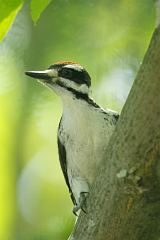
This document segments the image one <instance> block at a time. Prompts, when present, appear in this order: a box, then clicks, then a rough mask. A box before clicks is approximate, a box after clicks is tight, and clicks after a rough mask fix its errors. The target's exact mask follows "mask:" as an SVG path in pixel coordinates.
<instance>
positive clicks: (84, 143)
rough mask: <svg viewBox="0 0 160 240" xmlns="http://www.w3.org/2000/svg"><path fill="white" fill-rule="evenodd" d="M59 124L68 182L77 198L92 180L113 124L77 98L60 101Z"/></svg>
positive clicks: (97, 110) (98, 110)
mask: <svg viewBox="0 0 160 240" xmlns="http://www.w3.org/2000/svg"><path fill="white" fill-rule="evenodd" d="M74 101H76V104H75V102H74ZM62 125H63V129H64V131H63V133H62V135H61V141H62V143H63V144H64V145H65V148H66V158H67V172H68V177H69V182H70V186H71V189H72V192H73V194H74V196H75V198H76V201H78V198H79V194H80V192H88V191H89V188H90V185H91V184H92V182H93V181H94V178H95V172H96V169H97V165H98V164H99V162H100V161H101V160H102V159H103V157H104V154H105V152H106V148H107V144H108V141H109V139H110V136H111V134H112V132H113V129H114V124H112V123H111V121H109V120H108V121H107V120H106V116H105V114H104V113H103V112H102V111H101V110H100V109H95V108H94V107H93V106H89V105H88V104H87V103H86V102H83V101H81V100H73V101H71V102H70V104H65V105H64V112H63V118H62Z"/></svg>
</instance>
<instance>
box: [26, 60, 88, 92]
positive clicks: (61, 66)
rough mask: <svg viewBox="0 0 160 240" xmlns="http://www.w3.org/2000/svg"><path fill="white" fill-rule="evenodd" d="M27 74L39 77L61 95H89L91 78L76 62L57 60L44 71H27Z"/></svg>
mask: <svg viewBox="0 0 160 240" xmlns="http://www.w3.org/2000/svg"><path fill="white" fill-rule="evenodd" d="M25 74H26V75H28V76H30V77H32V78H36V79H38V80H39V81H40V82H42V83H43V84H44V85H46V86H48V87H50V88H51V89H53V90H54V91H55V92H56V93H58V94H59V95H64V94H72V95H76V94H85V95H88V93H89V89H90V86H91V78H90V76H89V74H88V72H87V71H86V70H85V69H84V68H83V67H82V66H81V65H79V64H78V63H76V62H57V63H55V64H53V65H51V66H50V67H49V68H48V69H47V70H44V71H27V72H25Z"/></svg>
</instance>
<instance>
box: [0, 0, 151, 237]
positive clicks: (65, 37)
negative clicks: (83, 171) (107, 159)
mask: <svg viewBox="0 0 160 240" xmlns="http://www.w3.org/2000/svg"><path fill="white" fill-rule="evenodd" d="M1 2H3V1H0V3H1ZM6 2H7V1H6ZM8 2H10V3H11V2H12V1H8ZM13 2H16V1H13ZM42 2H43V1H42V0H41V1H39V2H38V1H37V2H36V1H33V2H32V5H30V2H28V1H26V2H24V3H23V1H21V2H20V3H19V4H20V5H16V7H15V9H17V10H16V11H17V12H18V13H17V15H16V17H15V19H14V17H13V15H14V14H15V12H11V13H12V16H11V17H12V21H13V19H14V21H13V24H12V25H11V27H10V29H9V31H8V33H7V35H6V36H5V37H4V38H3V40H2V41H1V43H0V240H44V239H45V240H46V239H47V240H51V239H52V240H53V239H57V240H66V239H67V237H68V236H69V234H70V232H71V230H72V227H73V224H74V221H75V217H74V216H73V214H72V202H71V200H70V197H69V194H68V189H67V187H66V185H65V182H64V179H63V175H62V172H61V169H60V165H59V161H58V152H57V135H56V134H57V126H58V122H59V119H60V116H61V113H62V106H61V102H60V99H59V98H58V97H57V96H56V95H55V94H54V93H53V92H52V91H51V90H49V89H47V88H45V87H44V86H42V85H40V84H39V83H37V82H36V80H34V79H31V78H28V77H26V76H25V75H24V71H26V70H42V69H45V68H47V67H48V66H49V65H51V64H53V63H54V62H56V61H60V60H72V61H76V62H80V63H81V64H82V65H83V66H85V67H86V69H87V70H88V71H89V73H90V75H91V77H92V96H93V98H94V99H95V100H96V102H98V104H100V105H102V106H103V107H104V108H106V107H107V108H111V109H114V110H117V111H119V112H120V111H121V109H122V107H123V104H124V102H125V100H126V98H127V95H128V93H129V90H130V88H131V85H132V82H133V80H134V78H135V76H136V73H137V70H138V68H139V66H140V64H141V61H142V59H143V56H144V53H145V51H146V49H147V47H148V44H149V41H150V38H151V35H152V32H153V30H154V26H155V15H156V14H155V6H154V1H152V0H141V1H139V0H120V1H119V0H112V1H111V0H98V1H96V0H77V1H75V0H53V1H45V2H47V3H48V5H47V4H46V8H45V9H44V11H43V12H42V14H41V16H40V18H39V19H38V17H37V16H36V14H35V13H34V12H33V7H35V8H37V7H38V6H39V7H40V6H41V5H39V4H40V3H42ZM34 4H35V6H34ZM1 6H2V5H1ZM17 6H18V8H17ZM30 6H31V7H32V11H31V9H30ZM4 11H5V9H4ZM31 15H32V17H31ZM7 19H8V18H7V17H6V16H5V15H4V17H3V20H4V21H3V26H5V24H7V23H8V22H7V21H8V20H7ZM32 19H34V20H37V19H38V20H37V21H35V22H33V20H32ZM0 20H1V19H0ZM0 26H1V24H0ZM2 30H3V29H2V28H1V29H0V31H2Z"/></svg>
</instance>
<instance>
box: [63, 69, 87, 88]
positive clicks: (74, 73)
mask: <svg viewBox="0 0 160 240" xmlns="http://www.w3.org/2000/svg"><path fill="white" fill-rule="evenodd" d="M58 73H59V76H60V77H63V78H67V79H70V80H71V81H73V82H76V83H78V84H86V85H87V86H88V87H90V85H91V79H90V76H89V74H88V73H87V71H86V70H85V69H82V71H78V70H76V69H73V68H64V67H63V68H61V69H59V71H58Z"/></svg>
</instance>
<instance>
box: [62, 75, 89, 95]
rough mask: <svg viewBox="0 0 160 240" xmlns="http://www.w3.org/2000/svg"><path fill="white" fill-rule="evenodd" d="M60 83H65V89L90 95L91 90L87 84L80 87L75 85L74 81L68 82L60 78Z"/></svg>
mask: <svg viewBox="0 0 160 240" xmlns="http://www.w3.org/2000/svg"><path fill="white" fill-rule="evenodd" d="M60 81H61V82H62V83H63V85H64V86H65V87H68V88H73V89H75V90H76V91H78V92H81V93H88V92H89V88H88V86H87V85H86V84H82V85H78V84H77V83H75V82H73V81H70V80H67V79H65V78H60Z"/></svg>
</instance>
